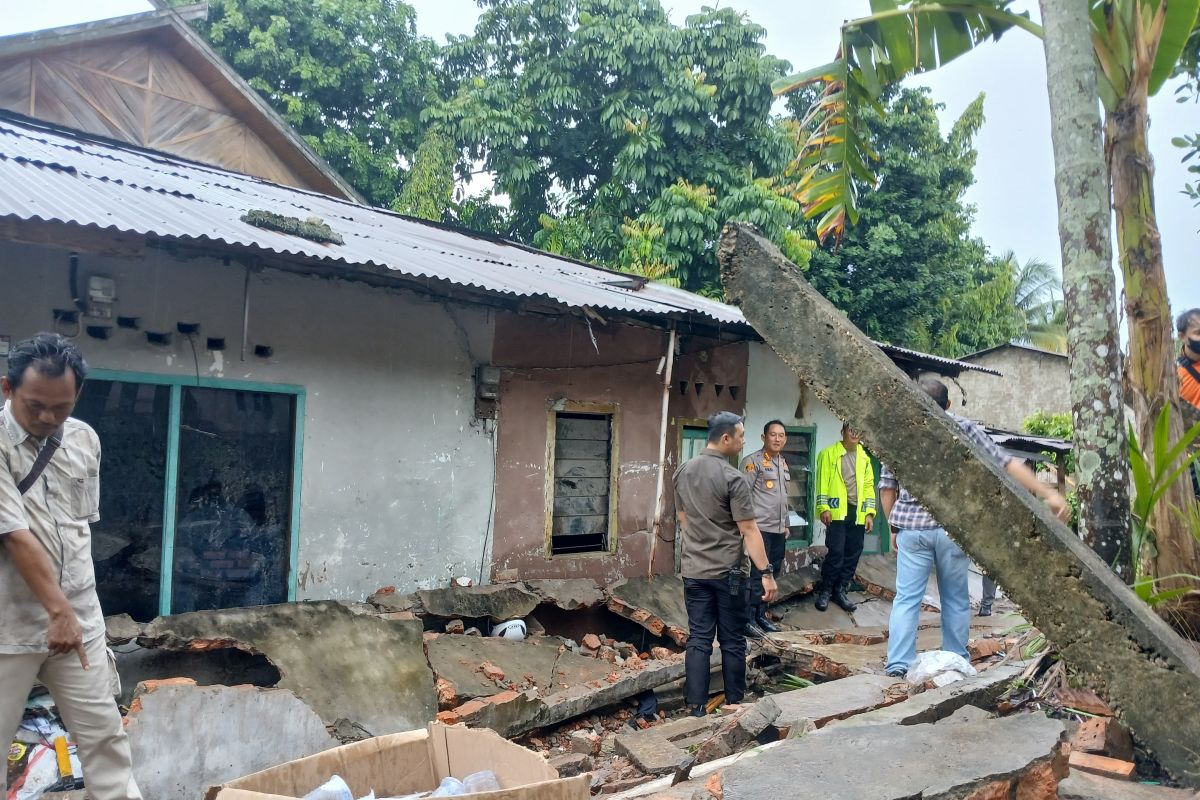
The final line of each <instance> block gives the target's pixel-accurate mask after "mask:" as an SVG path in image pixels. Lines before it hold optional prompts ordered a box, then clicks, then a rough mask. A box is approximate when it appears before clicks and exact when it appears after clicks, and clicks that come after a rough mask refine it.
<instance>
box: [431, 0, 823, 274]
mask: <svg viewBox="0 0 1200 800" xmlns="http://www.w3.org/2000/svg"><path fill="white" fill-rule="evenodd" d="M764 35H765V31H764V30H763V29H762V28H761V27H760V26H758V25H755V24H753V23H751V22H750V21H749V20H748V19H746V18H745V16H744V15H742V14H740V13H738V12H735V11H733V10H732V9H725V8H723V9H711V8H709V9H704V10H703V11H702V12H701V13H699V14H696V15H693V16H690V17H688V18H687V20H686V22H685V23H684V24H683V25H682V26H679V25H674V24H672V23H671V22H670V20H669V18H668V17H667V14H666V12H665V11H664V10H663V7H662V6H661V5H660V4H659V2H657V0H488V2H487V3H485V4H484V10H483V13H482V15H481V17H480V20H479V23H478V25H477V27H476V30H475V34H474V35H473V36H471V37H464V38H461V39H457V40H454V41H453V42H452V43H451V44H450V46H449V47H448V49H447V51H446V65H447V70H448V72H449V73H450V75H451V76H452V77H453V78H454V79H455V81H456V87H455V90H454V94H453V96H452V97H451V98H450V99H449V101H448V102H447V103H445V104H444V105H443V106H442V107H441V108H439V109H437V110H435V111H432V112H431V113H430V114H429V115H428V120H429V121H435V120H436V121H438V122H440V123H441V124H443V125H444V126H445V127H446V129H447V130H449V131H450V132H452V134H453V135H454V137H455V138H456V140H457V142H458V144H459V145H460V146H461V147H462V148H463V149H464V152H465V153H466V155H467V157H468V158H470V159H471V160H472V161H478V162H482V164H483V166H484V169H485V170H486V171H488V172H490V173H492V174H494V175H495V179H496V186H497V188H498V189H500V190H502V191H504V192H505V193H506V194H508V195H509V197H510V199H511V209H512V222H513V225H514V230H513V231H512V233H514V234H515V235H516V236H517V237H518V238H520V239H523V240H525V241H532V242H535V243H539V244H540V243H552V244H553V246H555V247H559V246H563V247H568V246H569V247H570V248H575V249H578V250H579V251H582V252H585V253H587V254H588V257H589V258H591V259H593V260H597V261H599V262H601V263H603V264H607V265H610V266H622V267H623V268H629V269H636V270H643V271H644V270H649V271H650V272H654V270H663V269H668V270H670V271H673V273H672V274H674V275H675V276H676V277H677V279H678V280H680V281H682V283H683V285H684V286H686V287H687V288H689V289H693V290H697V289H701V288H704V287H709V288H712V289H716V288H718V287H719V277H718V275H719V271H718V269H717V264H716V260H715V258H714V257H713V256H712V252H713V248H714V246H715V240H716V236H717V234H718V233H719V230H720V228H719V226H720V224H721V223H723V222H724V219H723V218H718V217H719V215H720V214H721V213H724V212H723V211H722V210H720V209H721V208H722V207H721V203H723V202H724V198H725V197H726V196H727V195H729V194H730V193H731V192H737V191H738V190H740V189H743V188H745V187H747V186H750V185H751V184H753V182H754V180H755V179H757V178H764V177H766V176H771V175H778V174H781V173H782V172H783V170H784V168H785V167H786V165H787V164H788V161H789V160H790V158H791V157H792V155H793V154H794V150H793V147H792V145H791V142H790V140H789V136H788V133H787V131H786V130H784V129H783V128H782V127H781V126H779V125H777V124H776V123H775V122H774V121H773V120H772V118H771V104H772V102H773V98H772V95H771V91H770V83H771V81H772V80H773V79H774V78H776V77H778V75H779V74H781V73H782V72H783V68H784V67H785V66H786V65H785V64H784V63H783V62H781V61H779V60H778V59H775V58H772V57H771V56H769V55H767V54H766V52H765V48H764V47H763V44H762V39H763V37H764ZM701 195H704V196H705V197H706V198H707V199H704V198H702V197H701ZM775 195H778V197H783V198H784V199H787V200H788V201H789V202H791V203H792V204H793V206H794V205H795V202H794V200H791V198H790V197H787V192H786V191H783V190H782V189H780V190H778V191H777V192H775ZM753 196H754V197H755V198H757V199H758V200H761V201H762V202H764V203H774V202H776V197H775V196H773V195H772V194H771V193H770V192H768V193H766V194H755V195H753ZM769 216H771V217H772V219H776V218H778V217H779V213H778V212H777V211H772V212H770V214H769ZM784 216H786V213H784ZM576 221H579V223H580V227H579V229H578V234H579V235H578V236H576V235H575V234H574V233H572V235H570V236H566V237H565V238H563V236H562V234H563V233H564V226H566V229H570V230H572V231H574V230H575V225H576ZM789 224H791V225H792V226H794V227H793V230H792V233H798V232H799V230H800V229H801V228H802V227H803V225H804V221H803V219H802V217H801V216H800V215H799V214H798V213H796V214H792V215H791V217H790V220H789ZM659 228H661V229H662V231H661V233H660V232H659V231H658V229H659ZM778 241H780V242H783V241H785V237H784V235H783V233H782V232H780V234H779V238H778ZM564 242H570V243H571V244H569V245H568V244H564ZM793 252H796V253H799V252H800V250H798V249H796V248H793ZM639 274H642V273H639ZM645 274H649V273H648V272H647V273H645ZM655 274H660V273H655ZM661 274H664V275H665V274H666V273H665V272H662V273H661Z"/></svg>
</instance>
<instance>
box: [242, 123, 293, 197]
mask: <svg viewBox="0 0 1200 800" xmlns="http://www.w3.org/2000/svg"><path fill="white" fill-rule="evenodd" d="M245 159H246V160H245V165H244V167H243V169H242V172H244V173H246V174H247V175H256V176H258V177H259V178H266V179H267V180H269V181H273V182H275V183H282V184H284V185H285V186H295V187H297V188H299V189H305V188H307V187H308V184H306V183H305V182H304V181H302V180H301V179H300V178H299V176H297V175H296V173H295V172H293V171H292V170H291V168H289V167H288V165H287V164H285V163H284V162H283V161H282V160H281V159H280V158H279V156H277V155H275V151H274V150H272V149H271V148H270V147H268V146H267V144H266V143H265V142H263V140H262V139H260V138H258V137H257V136H255V135H254V134H253V133H252V132H250V131H247V132H246V149H245Z"/></svg>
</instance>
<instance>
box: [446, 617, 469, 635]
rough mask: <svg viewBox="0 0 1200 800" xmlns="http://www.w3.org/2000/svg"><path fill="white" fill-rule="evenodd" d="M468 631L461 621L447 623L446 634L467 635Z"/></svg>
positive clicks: (454, 620)
mask: <svg viewBox="0 0 1200 800" xmlns="http://www.w3.org/2000/svg"><path fill="white" fill-rule="evenodd" d="M466 630H467V629H466V626H465V625H463V621H462V620H461V619H452V620H450V621H449V622H447V623H446V633H465V632H466Z"/></svg>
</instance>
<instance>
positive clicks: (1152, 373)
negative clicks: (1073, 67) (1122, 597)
mask: <svg viewBox="0 0 1200 800" xmlns="http://www.w3.org/2000/svg"><path fill="white" fill-rule="evenodd" d="M1149 71H1150V70H1149V67H1148V65H1145V68H1141V69H1135V70H1134V79H1133V85H1131V86H1130V87H1129V91H1128V92H1126V94H1125V96H1124V97H1123V98H1122V99H1121V102H1120V104H1119V105H1118V106H1117V107H1116V108H1115V109H1114V110H1113V111H1111V112H1109V113H1108V115H1107V120H1106V124H1105V134H1106V136H1105V138H1106V140H1107V142H1106V143H1107V149H1108V161H1109V171H1110V174H1111V176H1112V196H1113V208H1114V209H1116V212H1117V249H1118V251H1119V256H1120V261H1121V273H1122V275H1123V276H1124V280H1125V313H1126V316H1127V319H1128V320H1129V361H1128V364H1127V365H1126V368H1127V371H1128V378H1129V386H1128V390H1127V400H1128V402H1129V404H1130V405H1131V406H1132V407H1133V411H1134V418H1135V420H1136V421H1137V422H1136V424H1137V431H1138V439H1139V441H1140V442H1141V443H1142V446H1143V447H1149V446H1151V443H1152V442H1153V441H1154V435H1153V431H1154V425H1155V422H1156V421H1157V420H1158V416H1159V414H1160V413H1161V412H1162V410H1163V409H1164V408H1167V409H1169V412H1168V413H1169V414H1170V441H1171V442H1172V443H1174V442H1177V441H1179V439H1180V438H1181V437H1182V435H1183V417H1182V415H1181V413H1180V410H1179V407H1178V398H1179V386H1178V380H1177V378H1176V374H1175V364H1174V360H1175V359H1174V339H1173V338H1172V326H1171V306H1170V302H1169V301H1168V299H1167V279H1166V275H1165V274H1164V272H1163V257H1162V242H1161V240H1160V238H1159V234H1158V220H1157V217H1156V215H1155V212H1154V185H1153V183H1154V159H1153V157H1152V156H1151V155H1150V149H1149V146H1148V144H1147V142H1146V132H1147V130H1148V129H1149V122H1150V121H1149V117H1148V114H1147V107H1146V103H1147V97H1148V95H1147V89H1146V82H1147V79H1148V75H1149ZM1192 502H1195V501H1194V499H1193V498H1192V491H1191V482H1190V480H1189V479H1188V476H1187V475H1184V476H1183V478H1181V479H1180V480H1179V481H1177V482H1176V483H1175V485H1173V486H1172V487H1171V488H1170V489H1168V490H1167V492H1166V494H1164V495H1163V497H1162V500H1160V501H1159V502H1158V505H1157V506H1155V508H1154V511H1153V512H1152V514H1151V518H1150V520H1149V523H1150V525H1149V527H1150V529H1151V530H1152V531H1153V532H1154V535H1155V543H1156V548H1157V555H1156V556H1153V555H1152V556H1151V561H1152V564H1153V570H1152V571H1153V574H1155V575H1160V576H1162V575H1174V574H1176V573H1187V574H1197V573H1200V551H1198V550H1197V545H1196V541H1195V539H1193V538H1192V536H1191V534H1190V533H1189V532H1188V530H1187V526H1186V525H1184V524H1183V523H1182V521H1180V520H1179V519H1178V518H1177V516H1176V514H1175V512H1174V511H1173V509H1182V508H1184V507H1185V506H1186V505H1187V504H1189V503H1192Z"/></svg>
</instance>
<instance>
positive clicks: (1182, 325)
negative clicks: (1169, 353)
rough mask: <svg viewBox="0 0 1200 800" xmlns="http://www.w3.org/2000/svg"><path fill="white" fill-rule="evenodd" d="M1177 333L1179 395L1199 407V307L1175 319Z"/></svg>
mask: <svg viewBox="0 0 1200 800" xmlns="http://www.w3.org/2000/svg"><path fill="white" fill-rule="evenodd" d="M1175 332H1176V333H1178V334H1179V359H1178V360H1177V361H1176V362H1175V363H1176V364H1177V365H1178V367H1179V396H1180V397H1182V398H1183V399H1184V400H1186V401H1187V402H1189V403H1191V404H1192V405H1193V406H1195V407H1196V408H1198V409H1200V308H1192V309H1188V310H1187V311H1185V312H1183V313H1182V314H1180V315H1179V319H1177V320H1176V321H1175Z"/></svg>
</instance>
